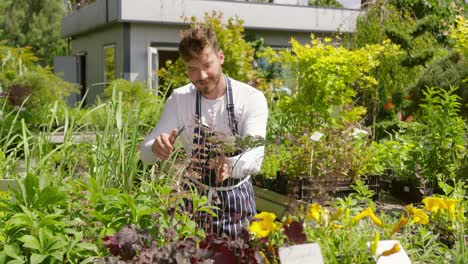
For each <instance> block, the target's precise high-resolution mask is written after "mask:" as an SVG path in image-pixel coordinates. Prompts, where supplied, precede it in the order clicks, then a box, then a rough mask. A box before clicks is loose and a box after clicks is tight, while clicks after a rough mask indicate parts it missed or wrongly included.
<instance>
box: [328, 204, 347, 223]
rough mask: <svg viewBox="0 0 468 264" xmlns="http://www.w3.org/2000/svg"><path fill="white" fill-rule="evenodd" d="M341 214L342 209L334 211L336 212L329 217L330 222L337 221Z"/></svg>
mask: <svg viewBox="0 0 468 264" xmlns="http://www.w3.org/2000/svg"><path fill="white" fill-rule="evenodd" d="M343 212H344V208H343V207H340V208H338V210H336V212H335V213H334V214H333V215H332V216H331V218H330V221H335V220H338V218H340V216H341V215H342V214H343Z"/></svg>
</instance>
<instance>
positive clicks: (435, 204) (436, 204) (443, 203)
mask: <svg viewBox="0 0 468 264" xmlns="http://www.w3.org/2000/svg"><path fill="white" fill-rule="evenodd" d="M422 202H423V203H424V208H425V209H426V210H427V211H429V212H431V213H437V212H438V211H439V210H441V211H445V210H447V211H448V212H449V214H450V217H451V218H454V217H455V206H456V205H457V202H458V201H457V200H455V199H445V198H441V197H433V196H431V197H426V198H424V199H423V200H422Z"/></svg>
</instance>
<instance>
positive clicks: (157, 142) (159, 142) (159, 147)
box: [151, 128, 179, 160]
mask: <svg viewBox="0 0 468 264" xmlns="http://www.w3.org/2000/svg"><path fill="white" fill-rule="evenodd" d="M178 133H179V130H178V129H177V128H174V129H173V130H172V132H171V134H169V135H168V134H166V133H161V135H159V136H157V137H156V138H155V139H154V142H153V145H152V146H151V150H152V151H153V153H154V155H156V156H157V157H158V158H160V159H162V160H168V159H169V157H170V156H171V153H172V150H173V149H174V141H175V138H176V136H177V134H178Z"/></svg>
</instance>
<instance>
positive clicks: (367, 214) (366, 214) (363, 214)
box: [353, 207, 382, 226]
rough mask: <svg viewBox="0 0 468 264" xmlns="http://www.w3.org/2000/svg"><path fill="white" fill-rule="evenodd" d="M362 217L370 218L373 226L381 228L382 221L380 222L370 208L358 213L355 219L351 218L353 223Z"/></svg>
mask: <svg viewBox="0 0 468 264" xmlns="http://www.w3.org/2000/svg"><path fill="white" fill-rule="evenodd" d="M364 217H370V219H371V220H372V222H374V224H376V225H378V226H382V220H380V219H379V218H378V217H377V216H376V215H375V214H374V211H373V210H372V208H370V207H368V208H367V209H366V210H364V211H362V212H361V213H359V214H358V215H356V216H355V217H353V221H359V220H361V219H362V218H364Z"/></svg>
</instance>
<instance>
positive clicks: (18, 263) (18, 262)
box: [7, 259, 25, 264]
mask: <svg viewBox="0 0 468 264" xmlns="http://www.w3.org/2000/svg"><path fill="white" fill-rule="evenodd" d="M24 262H25V261H24V260H22V259H15V260H11V261H8V263H7V264H23V263H24Z"/></svg>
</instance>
